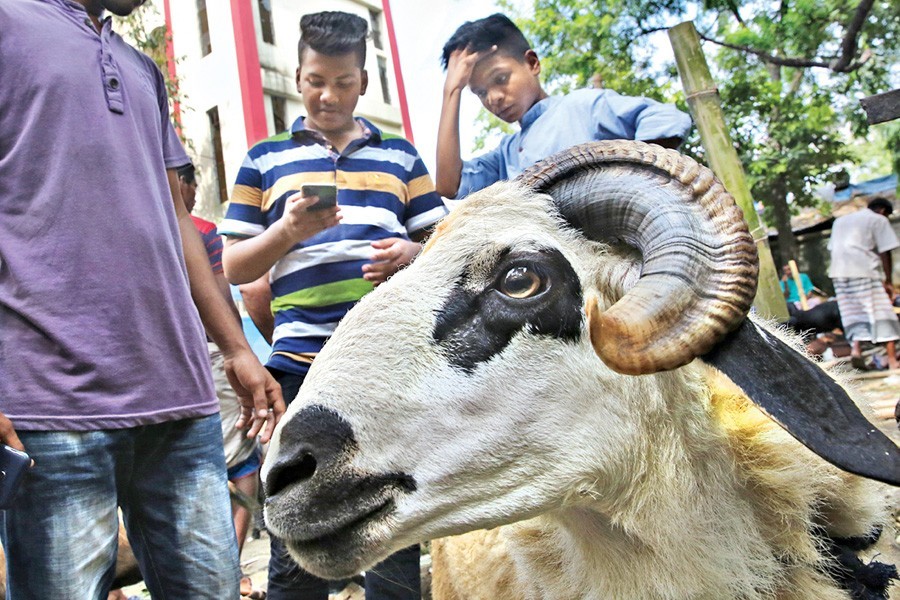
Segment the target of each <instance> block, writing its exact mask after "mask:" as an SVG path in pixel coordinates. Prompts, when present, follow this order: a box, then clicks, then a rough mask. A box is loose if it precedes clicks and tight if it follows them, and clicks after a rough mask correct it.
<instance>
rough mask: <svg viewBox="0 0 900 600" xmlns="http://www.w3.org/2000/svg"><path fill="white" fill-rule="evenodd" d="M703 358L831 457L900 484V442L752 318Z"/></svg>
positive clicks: (835, 462)
mask: <svg viewBox="0 0 900 600" xmlns="http://www.w3.org/2000/svg"><path fill="white" fill-rule="evenodd" d="M700 358H701V359H702V360H703V361H704V362H706V363H708V364H710V365H712V366H714V367H715V368H717V369H719V370H720V371H722V372H723V373H724V374H725V375H727V376H728V377H729V378H730V379H731V380H732V381H733V382H734V383H736V384H737V385H738V386H740V387H741V389H742V390H743V391H744V393H745V394H747V396H748V397H749V398H750V399H751V400H753V402H755V403H756V404H757V405H758V406H759V407H760V408H761V409H762V410H764V411H765V412H766V413H767V414H768V415H769V416H770V417H772V419H774V420H775V421H776V422H777V423H778V424H779V425H781V426H782V427H784V429H786V430H787V431H788V433H790V434H791V435H792V436H794V437H795V438H797V440H799V441H800V442H801V443H802V444H803V445H804V446H806V447H807V448H809V449H810V450H812V451H813V452H815V453H816V454H818V455H819V456H821V457H822V458H824V459H825V460H827V461H828V462H830V463H832V464H833V465H835V466H837V467H839V468H841V469H844V470H845V471H849V472H851V473H856V474H857V475H862V476H863V477H869V478H871V479H876V480H878V481H883V482H885V483H890V484H892V485H900V449H898V448H897V445H896V444H894V443H893V442H892V441H891V440H890V439H889V438H888V437H887V436H886V435H884V434H883V433H882V432H881V431H879V430H878V429H877V428H876V427H875V426H874V425H872V424H871V423H870V422H869V421H868V420H867V419H866V418H865V417H864V416H863V415H862V413H861V412H860V411H859V408H858V407H857V406H856V404H855V403H854V402H853V400H852V399H851V398H850V396H849V395H848V394H847V392H846V391H845V390H844V388H842V387H841V386H840V385H838V383H837V382H836V381H835V380H834V379H832V378H831V377H830V376H828V374H827V373H826V372H825V371H823V370H822V369H821V368H820V367H818V366H817V365H816V364H814V363H813V362H812V361H810V360H809V359H808V358H806V357H805V356H803V355H802V354H800V353H799V352H797V351H796V350H795V349H793V348H791V347H790V346H789V345H787V344H785V343H784V342H782V341H781V340H780V339H778V338H777V337H775V336H774V335H772V334H771V333H768V332H767V331H765V330H764V329H762V328H760V327H758V326H757V325H756V324H755V323H753V322H752V321H751V320H750V319H745V320H744V322H743V323H741V325H740V326H739V327H738V328H737V329H735V330H734V331H732V332H731V333H729V334H728V335H727V336H726V337H725V338H724V339H723V340H722V341H721V342H719V343H718V344H717V345H716V347H715V348H713V350H711V351H710V352H709V353H707V354H705V355H703V356H702V357H700Z"/></svg>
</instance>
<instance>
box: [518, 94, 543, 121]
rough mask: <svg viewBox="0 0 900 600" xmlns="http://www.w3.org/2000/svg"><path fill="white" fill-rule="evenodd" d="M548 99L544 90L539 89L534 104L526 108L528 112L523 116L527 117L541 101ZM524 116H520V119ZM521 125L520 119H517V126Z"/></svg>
mask: <svg viewBox="0 0 900 600" xmlns="http://www.w3.org/2000/svg"><path fill="white" fill-rule="evenodd" d="M549 97H550V94H548V93H547V92H545V91H544V88H543V87H541V88H540V91H539V93H538V94H537V95H536V96H535V98H534V102H532V103H531V106H529V107H528V110H526V111H525V115H527V114H528V113H529V112H530V111H531V109H532V108H534V107H535V106H537V105H538V103H539V102H540V101H541V100H545V99H547V98H549ZM525 115H522V118H523V119H524V118H525ZM521 125H522V119H519V126H521Z"/></svg>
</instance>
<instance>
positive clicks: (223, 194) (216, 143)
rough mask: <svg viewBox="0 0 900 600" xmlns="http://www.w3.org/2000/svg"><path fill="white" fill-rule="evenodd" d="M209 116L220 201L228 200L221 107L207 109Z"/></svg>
mask: <svg viewBox="0 0 900 600" xmlns="http://www.w3.org/2000/svg"><path fill="white" fill-rule="evenodd" d="M206 116H207V117H208V118H209V132H210V135H211V136H212V146H213V160H214V161H215V162H216V180H217V181H216V183H217V187H218V190H219V203H220V204H221V203H222V202H225V201H226V200H228V188H227V186H226V185H225V153H224V152H222V126H221V123H220V122H219V107H218V106H213V107H212V108H211V109H209V110H208V111H206Z"/></svg>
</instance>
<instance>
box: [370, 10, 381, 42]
mask: <svg viewBox="0 0 900 600" xmlns="http://www.w3.org/2000/svg"><path fill="white" fill-rule="evenodd" d="M369 21H370V22H371V24H372V43H373V44H375V47H376V48H378V49H379V50H384V44H383V43H382V41H381V11H378V10H371V9H370V10H369Z"/></svg>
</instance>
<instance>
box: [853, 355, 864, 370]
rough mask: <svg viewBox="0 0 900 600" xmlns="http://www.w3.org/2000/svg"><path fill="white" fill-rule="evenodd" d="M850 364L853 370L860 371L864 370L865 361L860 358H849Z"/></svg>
mask: <svg viewBox="0 0 900 600" xmlns="http://www.w3.org/2000/svg"><path fill="white" fill-rule="evenodd" d="M850 364H851V365H853V367H854V368H856V369H859V370H861V371H865V370H866V359H864V358H863V357H862V356H851V357H850Z"/></svg>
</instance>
